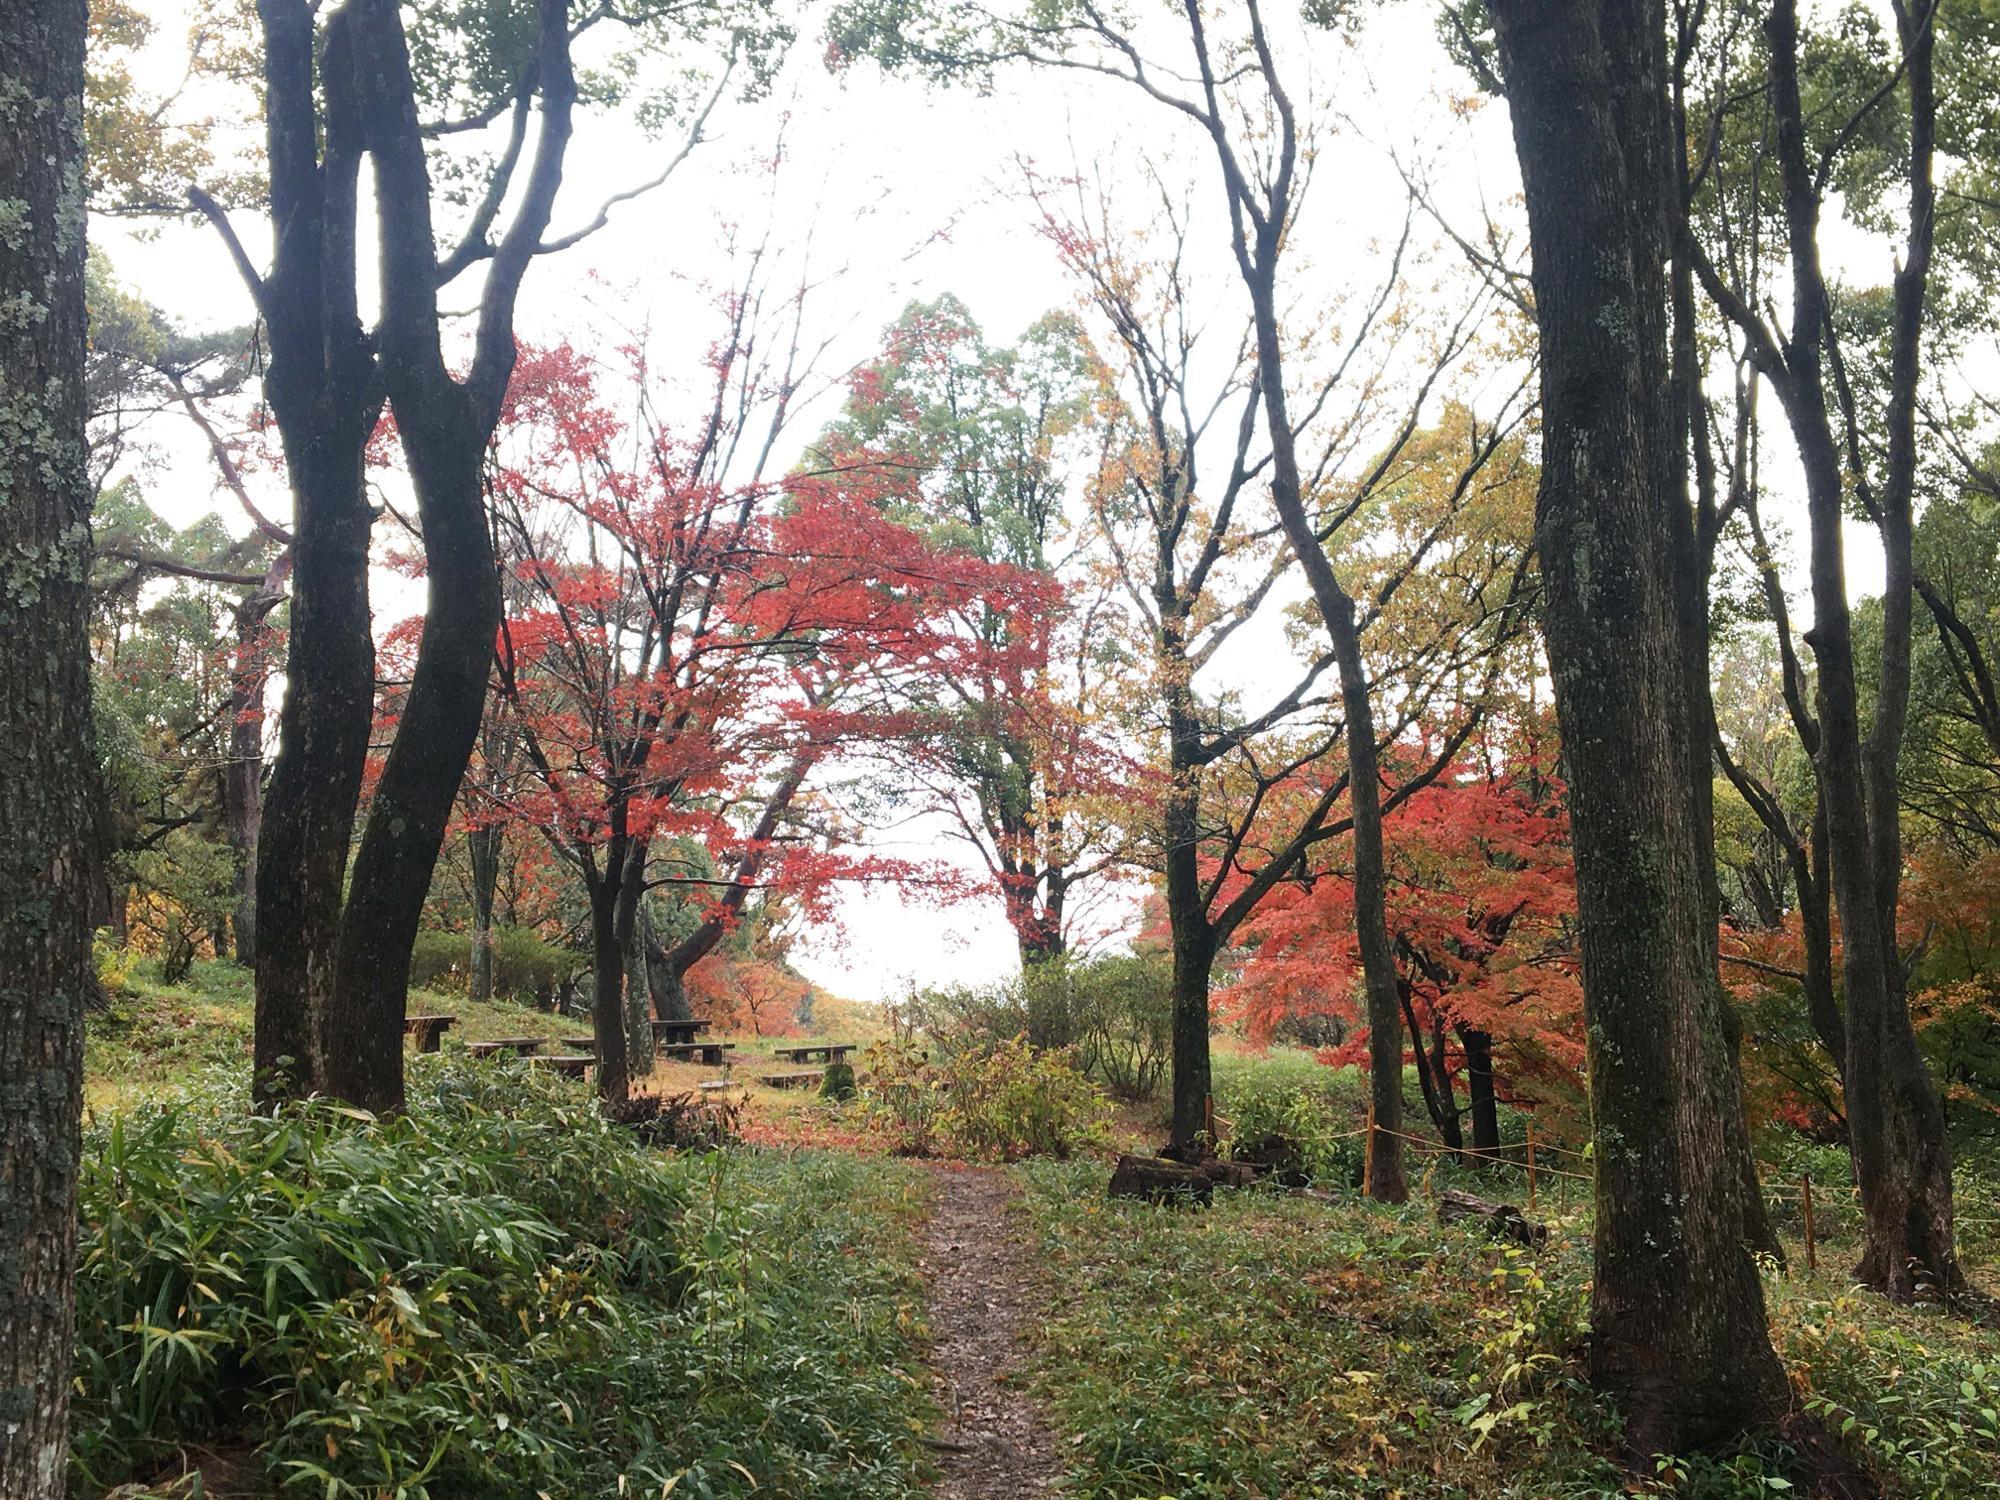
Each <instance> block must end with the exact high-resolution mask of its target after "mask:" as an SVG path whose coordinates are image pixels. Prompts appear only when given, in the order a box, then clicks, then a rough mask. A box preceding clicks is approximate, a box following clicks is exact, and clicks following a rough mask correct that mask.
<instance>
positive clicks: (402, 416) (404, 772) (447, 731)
mask: <svg viewBox="0 0 2000 1500" xmlns="http://www.w3.org/2000/svg"><path fill="white" fill-rule="evenodd" d="M348 3H349V6H350V8H352V9H354V11H355V14H356V22H355V25H356V29H357V35H358V38H359V40H360V41H361V42H362V49H363V53H362V55H363V57H364V59H365V61H364V62H363V64H362V66H360V67H359V68H358V69H357V74H358V78H359V88H360V92H361V97H362V99H363V101H364V107H365V112H366V121H367V141H368V150H369V154H370V156H371V158H372V160H373V163H374V167H375V180H376V199H377V209H378V211H377V215H376V219H377V224H378V226H379V228H380V238H381V247H380V248H381V261H382V281H383V306H382V317H381V322H380V326H379V328H378V330H377V338H378V342H379V344H380V348H381V360H380V364H381V374H382V380H383V383H384V386H385V388H386V389H387V391H388V395H389V400H390V403H391V405H392V406H393V407H394V409H395V413H396V428H397V433H398V435H399V436H400V438H401V439H402V444H403V452H404V455H405V456H406V458H407V459H408V461H409V466H410V478H411V482H412V485H413V487H414V489H415V491H416V497H417V514H418V519H419V522H420V524H421V526H422V529H423V540H424V559H425V563H426V567H427V573H426V581H427V587H428V594H427V598H426V603H425V608H424V635H423V642H422V644H421V645H420V646H419V648H418V652H417V666H416V671H415V673H414V675H413V676H412V678H411V682H410V688H409V693H408V695H407V697H406V699H405V701H404V703H403V712H402V721H401V723H400V724H399V725H398V727H397V731H396V739H395V743H394V744H393V745H392V746H391V747H390V750H389V758H388V761H387V763H386V764H385V765H384V766H383V769H382V775H381V778H380V779H379V780H378V781H377V783H376V787H375V796H374V800H373V802H372V803H371V804H370V807H369V812H368V823H367V826H366V828H365V829H364V830H363V832H362V836H361V846H360V848H359V850H358V851H357V852H356V854H355V860H354V880H353V887H352V890H351V893H350V895H349V898H348V904H347V909H346V911H345V913H344V915H343V917H342V921H341V930H340V942H339V948H338V956H337V967H336V971H335V973H336V979H335V986H334V993H333V996H332V999H331V1003H329V1004H328V1005H326V1006H325V1007H324V1008H323V1009H322V1010H321V1011H320V1012H319V1032H318V1034H319V1038H320V1042H321V1053H322V1056H323V1059H324V1073H323V1077H322V1080H321V1081H322V1085H323V1086H324V1087H325V1088H326V1089H327V1090H328V1091H329V1092H331V1093H334V1094H336V1095H338V1096H339V1097H341V1098H344V1099H348V1100H350V1101H352V1102H353V1103H356V1104H359V1105H361V1106H363V1107H364V1108H368V1109H374V1110H377V1111H382V1110H396V1109H400V1108H401V1107H402V1103H403V1065H402V1058H403V1018H404V1014H405V1012H406V1008H407V999H408V995H409V980H410V950H411V947H412V945H413V944H414V943H415V941H416V935H417V925H418V922H419V921H420V919H421V918H422V915H423V904H424V897H425V895H426V894H427V893H428V891H429V890H430V882H431V874H432V872H433V870H434V869H435V868H436V865H437V856H438V851H439V850H440V849H441V848H442V847H443V844H444V834H445V827H446V824H447V823H448V822H449V820H450V817H451V809H452V804H453V802H454V801H455V800H456V798H457V796H458V789H459V783H460V782H461V781H462V780H463V778H464V775H465V768H466V766H467V764H468V763H469V762H470V761H471V758H472V746H473V742H474V740H475V739H476V738H477V736H478V733H479V723H480V718H481V715H482V713H483V712H484V709H485V704H486V688H487V678H488V666H489V664H490V663H491V661H492V657H493V642H494V637H495V635H496V633H497V632H498V630H499V628H500V577H499V571H498V566H497V562H496V559H495V556H494V552H493V539H492V532H491V530H490V529H489V527H488V525H487V519H486V509H485V494H484V489H483V487H482V483H481V475H482V467H483V465H484V463H485V458H486V445H487V440H488V439H489V438H491V437H492V435H493V430H494V427H495V425H496V424H497V423H498V422H499V419H500V407H501V402H502V399H503V398H504V397H505V395H506V391H507V382H508V380H509V379H510V378H511V377H512V375H513V370H514V352H515V351H514V304H515V300H516V298H517V297H518V295H519V292H520V287H521V281H522V278H523V277H524V276H525V274H526V272H527V268H528V263H529V261H530V259H531V258H532V257H533V256H534V254H535V252H536V249H537V247H538V246H539V245H540V243H541V237H542V232H543V231H544V230H545V229H546V228H547V227H548V222H549V216H550V214H551V212H552V210H553V209H554V206H555V195H556V189H557V188H558V186H559V185H560V183H561V179H562V164H563V158H564V155H565V153H566V152H567V150H568V146H569V137H570V129H571V124H570V111H571V107H572V105H573V104H574V102H575V95H576V85H575V81H574V79H573V78H572V77H571V72H570V59H569V30H568V28H569V20H568V7H567V5H566V4H565V3H564V0H542V3H541V5H540V21H541V46H540V51H539V54H538V61H537V64H536V76H537V81H538V88H539V91H540V96H541V101H542V127H541V134H540V137H539V139H538V141H537V145H536V155H535V161H534V165H533V168H532V170H531V171H530V174H529V177H528V181H527V184H526V187H525V195H524V198H523V201H522V204H521V206H520V208H519V210H518V211H517V216H516V218H515V221H514V223H513V225H512V227H511V229H510V231H509V233H508V235H507V237H506V239H505V240H504V241H503V242H502V243H501V245H500V246H499V248H498V250H497V251H496V252H495V254H494V256H493V263H492V266H491V267H490V269H489V270H488V272H487V280H486V286H485V289H484V291H483V293H482V295H481V299H480V318H479V327H478V332H477V336H476V342H475V353H474V359H473V366H472V370H471V373H470V374H469V375H468V376H467V378H466V379H465V380H463V381H460V380H458V379H456V378H454V377H453V376H452V374H451V373H450V371H449V370H448V369H447V368H446V366H445V362H444V352H443V348H442V345H441V343H440V337H439V328H440V323H439V316H438V297H437V289H438V283H439V276H438V271H437V266H438V259H439V257H438V252H437V239H436V235H435V233H434V232H433V230H432V226H431V213H430V208H431V184H430V173H429V170H428V168H427V166H426V164H425V159H424V145H423V137H422V135H421V133H420V130H419V126H418V122H417V106H416V89H415V85H414V83H413V81H412V79H411V76H410V64H409V51H408V46H407V44H406V42H405V40H404V36H403V25H402V19H401V15H400V12H399V11H398V8H397V6H396V5H395V4H394V3H393V0H348Z"/></svg>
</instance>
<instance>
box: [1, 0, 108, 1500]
mask: <svg viewBox="0 0 2000 1500" xmlns="http://www.w3.org/2000/svg"><path fill="white" fill-rule="evenodd" d="M87 26H88V18H87V16H86V14H85V7H84V5H83V3H82V0H52V3H49V4H43V5H33V6H20V5H17V6H13V7H10V8H9V11H8V15H7V19H6V23H5V25H0V79H5V80H6V87H7V89H8V91H9V96H8V97H9V105H8V121H7V126H6V129H5V130H4V131H0V202H4V203H5V204H6V205H7V208H8V211H9V215H10V217H9V226H10V232H9V233H6V234H0V299H4V302H5V305H6V306H7V307H8V308H9V309H10V314H9V316H7V317H6V318H4V319H0V381H4V386H5V390H4V402H5V409H6V412H7V421H6V423H5V424H4V432H3V433H0V485H4V491H0V494H4V499H0V559H4V561H0V580H4V581H0V746H4V747H5V753H4V754H0V828H4V829H5V839H4V848H0V1495H5V1496H7V1497H8V1500H61V1497H62V1495H63V1494H64V1492H65V1480H66V1477H67V1471H68V1467H69V1448H68V1443H67V1441H66V1431H67V1419H68V1410H69V1396H70V1371H71V1363H72V1352H73V1351H72V1349H71V1344H70V1329H71V1323H72V1314H73V1309H74V1305H75V1270H76V1179H77V1149H78V1134H77V1130H78V1119H79V1116H80V1112H81V1109H82V1102H83V1101H82V1092H83V1010H84V1005H85V1000H86V996H87V995H88V994H89V993H90V992H91V990H92V989H93V988H94V986H95V980H96V976H95V973H94V971H93V970H92V967H91V959H90V913H91V910H92V906H93V901H92V897H93V894H94V891H95V888H96V887H97V886H98V885H100V884H101V882H102V874H101V872H100V870H99V868H98V865H99V858H100V854H101V851H100V849H99V848H98V847H97V843H98V840H97V838H96V834H95V830H96V828H97V821H96V817H95V812H94V809H95V807H96V795H97V787H96V779H97V778H96V775H95V771H94V769H93V761H92V758H91V756H90V754H89V753H88V752H89V748H90V746H91V744H92V728H91V718H90V637H89V633H88V598H87V593H86V585H87V581H88V579H89V577H90V496H91V487H90V484H89V482H88V479H87V477H86V473H85V465H84V403H83V363H84V356H83V351H84V314H83V237H84V224H83V209H84V199H83V132H82V121H83V53H84V35H85V32H86V29H87ZM22 309H26V310H27V311H26V312H23V311H22Z"/></svg>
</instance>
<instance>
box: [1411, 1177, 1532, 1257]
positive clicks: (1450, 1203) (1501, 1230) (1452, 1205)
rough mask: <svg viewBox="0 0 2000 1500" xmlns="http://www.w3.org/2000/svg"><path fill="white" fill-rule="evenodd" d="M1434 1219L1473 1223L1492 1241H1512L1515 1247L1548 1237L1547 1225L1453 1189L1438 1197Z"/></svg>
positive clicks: (1504, 1205)
mask: <svg viewBox="0 0 2000 1500" xmlns="http://www.w3.org/2000/svg"><path fill="white" fill-rule="evenodd" d="M1438 1218H1439V1219H1440V1220H1441V1221H1442V1222H1444V1223H1446V1224H1450V1223H1454V1222H1457V1221H1459V1220H1464V1219H1471V1220H1477V1221H1479V1222H1480V1223H1483V1224H1484V1225H1485V1226H1486V1232H1487V1234H1489V1235H1491V1236H1492V1237H1493V1238H1494V1239H1496V1240H1512V1241H1513V1242H1514V1243H1515V1244H1517V1245H1539V1244H1540V1243H1541V1242H1542V1241H1543V1240H1545V1239H1547V1238H1548V1237H1549V1226H1548V1225H1546V1224H1537V1223H1535V1222H1534V1221H1533V1220H1532V1219H1530V1218H1529V1217H1528V1216H1527V1215H1526V1214H1524V1213H1522V1212H1521V1210H1520V1209H1518V1208H1516V1207H1515V1206H1514V1205H1513V1204H1511V1203H1494V1202H1491V1201H1489V1200H1488V1199H1485V1198H1475V1197H1474V1196H1473V1195H1472V1194H1471V1193H1462V1192H1460V1191H1459V1190H1458V1189H1456V1188H1447V1189H1446V1190H1445V1191H1444V1192H1443V1193H1441V1194H1440V1195H1439V1196H1438Z"/></svg>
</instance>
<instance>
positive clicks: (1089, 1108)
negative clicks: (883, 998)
mask: <svg viewBox="0 0 2000 1500" xmlns="http://www.w3.org/2000/svg"><path fill="white" fill-rule="evenodd" d="M867 1064H868V1075H869V1077H868V1084H867V1087H866V1088H865V1089H864V1090H863V1092H862V1099H863V1102H864V1106H865V1108H866V1111H867V1113H868V1115H869V1117H870V1118H871V1119H873V1120H875V1121H877V1122H879V1123H880V1124H882V1125H884V1126H885V1127H886V1128H887V1129H888V1131H889V1134H890V1136H891V1138H892V1139H893V1141H894V1143H895V1146H896V1149H897V1150H898V1151H900V1152H902V1153H903V1154H905V1155H909V1156H931V1155H935V1154H938V1153H939V1152H940V1151H949V1152H951V1153H953V1154H956V1155H960V1156H966V1157H972V1158H976V1159H979V1160H990V1161H1017V1160H1019V1159H1021V1158H1022V1157H1027V1156H1055V1157H1065V1156H1070V1155H1072V1154H1074V1153H1075V1152H1077V1151H1079V1150H1081V1149H1083V1148H1085V1147H1087V1146H1090V1145H1093V1144H1095V1143H1097V1142H1098V1141H1100V1140H1101V1139H1102V1138H1103V1134H1104V1129H1105V1126H1106V1124H1107V1123H1108V1121H1109V1119H1110V1105H1109V1103H1108V1102H1107V1101H1106V1100H1105V1098H1104V1096H1103V1095H1102V1094H1101V1093H1100V1092H1099V1091H1098V1090H1097V1088H1096V1086H1095V1085H1094V1084H1092V1083H1091V1081H1090V1080H1089V1079H1087V1078H1085V1077H1084V1076H1083V1074H1082V1073H1080V1072H1078V1071H1077V1069H1076V1068H1075V1067H1074V1066H1073V1065H1072V1064H1071V1063H1070V1062H1069V1061H1067V1060H1066V1059H1065V1058H1064V1056H1063V1055H1062V1054H1060V1053H1056V1052H1047V1051H1041V1050H1038V1049H1037V1048H1034V1047H1032V1046H1030V1045H1029V1044H1028V1043H1027V1041H1026V1040H1025V1039H1023V1038H1020V1037H1012V1038H1009V1039H1008V1040H1006V1041H1003V1042H999V1043H997V1044H995V1045H994V1046H992V1047H991V1048H988V1049H987V1050H984V1051H966V1052H959V1053H955V1054H953V1055H951V1056H949V1057H946V1058H944V1059H943V1060H942V1061H938V1062H933V1061H931V1060H930V1059H929V1058H928V1056H927V1055H926V1054H925V1053H923V1052H922V1051H920V1050H919V1049H918V1048H917V1047H916V1046H915V1045H914V1044H912V1043H909V1042H891V1043H886V1044H883V1045H881V1046H877V1047H874V1048H871V1049H870V1050H869V1053H868V1057H867Z"/></svg>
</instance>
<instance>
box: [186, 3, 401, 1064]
mask: <svg viewBox="0 0 2000 1500" xmlns="http://www.w3.org/2000/svg"><path fill="white" fill-rule="evenodd" d="M261 14H262V16H263V22H264V86H265V138H266V149H267V152H268V155H269V160H270V178H271V223H272V227H273V234H274V238H275V244H274V250H273V257H272V265H271V270H270V273H269V274H268V275H267V276H266V277H264V278H263V279H262V280H261V281H258V280H256V279H255V276H254V273H251V272H248V270H247V263H246V265H245V270H246V274H247V275H249V276H250V277H251V285H252V287H253V290H255V291H256V293H257V296H258V305H259V311H260V312H261V313H262V315H263V318H264V324H265V328H266V330H267V333H268V336H269V341H270V364H269V368H268V370H267V372H266V374H265V379H264V392H265V397H266V399H267V400H268V401H269V402H270V406H271V412H272V415H273V417H274V418H275V419H276V422H277V426H278V433H279V438H280V442H281V444H282V446H283V449H284V453H285V464H286V470H287V474H288V477H289V480H290V483H291V489H292V503H293V511H294V521H293V536H294V538H295V543H294V554H293V579H292V609H291V630H290V646H289V651H288V653H287V658H286V664H285V678H286V683H285V700H284V707H283V710H282V711H281V713H280V715H279V720H278V754H277V760H276V762H275V764H274V765H273V766H272V769H271V784H270V787H269V790H268V792H267V794H266V797H265V804H264V824H263V827H262V830H261V833H260V838H259V844H258V860H257V917H256V928H257V933H258V937H259V941H258V944H257V1016H256V1041H255V1063H254V1068H255V1071H254V1075H253V1080H252V1089H253V1092H254V1094H255V1096H256V1097H257V1098H259V1099H260V1100H271V1099H279V1098H285V1097H293V1096H298V1095H302V1094H306V1093H310V1092H312V1091H314V1090H315V1089H317V1088H318V1087H319V1086H320V1067H319V1057H318V1054H317V1050H316V1048H315V1046H314V1035H313V1021H312V1018H313V1016H314V1015H315V1014H316V1012H317V1011H318V1010H319V1009H320V1007H321V1006H323V1005H324V1004H325V1003H326V1002H327V1000H328V999H329V998H330V996H331V994H332V990H333V980H334V965H333V951H334V943H335V940H336V938H337V936H338V934H339V930H340V908H341V899H342V890H343V886H344V884H345V880H346V875H347V856H348V846H349V843H350V841H351V839H352V837H353V832H354V810H355V799H356V798H357V797H358V795H359V794H360V790H361V773H362V767H363V763H364V762H365V760H366V758H367V754H368V733H369V725H370V719H371V716H372V714H373V710H374V694H375V644H374V640H373V637H372V636H371V635H370V633H369V612H368V537H369V530H370V526H371V524H372V517H371V516H370V513H369V507H368V499H367V493H366V489H365V486H364V481H363V449H364V447H365V445H366V443H367V441H368V437H369V434H370V433H372V432H373V431H374V428H375V421H376V418H377V416H378V415H379V413H380V411H381V405H382V400H383V396H382V389H381V383H380V380H379V379H378V378H377V375H376V372H375V368H374V361H373V359H372V357H371V354H370V351H369V348H368V343H367V340H366V338H365V336H364V334H363V332H362V328H361V319H360V314H359V310H358V302H357V297H356V283H355V252H356V244H355V214H356V208H357V192H358V184H359V177H360V166H361V156H362V140H361V120H360V106H359V103H358V101H357V97H356V91H355V86H354V38H353V26H352V23H351V16H350V14H349V12H348V11H346V10H345V9H343V10H340V11H336V12H334V13H333V15H331V16H330V17H328V20H327V25H326V37H325V43H324V48H323V51H322V53H321V56H320V58H319V63H318V69H317V74H318V86H320V87H323V88H324V91H325V110H324V114H323V117H322V112H321V110H320V109H319V107H318V105H317V103H316V100H315V61H314V34H313V33H314V25H313V11H312V8H311V7H309V6H308V5H306V4H305V3H304V0H266V3H265V4H264V5H263V6H262V8H261ZM322 135H323V144H322ZM198 201H200V200H198ZM203 206H204V208H207V209H209V210H210V211H211V214H212V215H213V216H215V217H218V219H219V211H217V210H214V209H213V205H212V204H209V203H206V202H204V203H203Z"/></svg>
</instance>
